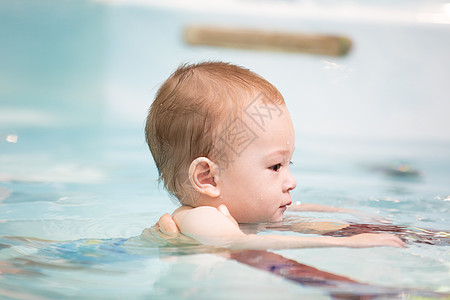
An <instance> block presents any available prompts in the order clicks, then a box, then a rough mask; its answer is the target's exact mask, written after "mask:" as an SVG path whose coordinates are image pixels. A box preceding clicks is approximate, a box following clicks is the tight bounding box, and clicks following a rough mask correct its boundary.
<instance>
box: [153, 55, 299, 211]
mask: <svg viewBox="0 0 450 300" xmlns="http://www.w3.org/2000/svg"><path fill="white" fill-rule="evenodd" d="M258 105H259V106H258ZM260 105H263V106H264V105H265V107H266V109H267V108H268V107H269V110H266V111H264V112H262V111H261V112H260V114H259V115H258V114H257V113H254V112H253V110H254V109H256V111H257V112H258V107H260V108H261V106H260ZM283 107H285V105H284V99H283V97H282V95H281V94H280V92H279V91H278V90H277V89H276V88H275V87H274V86H273V85H272V84H270V83H269V82H268V81H266V80H265V79H264V78H262V77H261V76H259V75H257V74H255V73H253V72H251V71H250V70H248V69H245V68H241V67H238V66H235V65H232V64H228V63H223V62H204V63H199V64H193V65H183V66H181V67H179V68H178V69H177V70H176V71H175V72H174V73H173V74H172V75H171V76H170V77H169V78H168V79H167V80H166V81H165V82H164V84H163V85H162V86H161V88H160V89H159V91H158V93H157V95H156V98H155V101H154V102H153V104H152V106H151V108H150V112H149V115H148V117H147V123H146V128H145V131H146V139H147V143H148V145H149V148H150V151H151V153H152V155H153V158H154V160H155V163H156V166H157V168H158V171H159V175H160V180H163V182H164V186H165V188H166V189H167V190H168V191H169V193H171V194H172V195H174V196H175V197H176V198H178V200H179V201H180V202H181V203H182V204H185V205H191V206H197V205H202V203H195V199H196V198H195V197H193V195H194V194H195V193H196V191H195V190H197V191H199V189H198V188H195V182H193V179H192V171H193V168H194V169H195V167H196V166H201V164H203V163H204V160H201V159H200V160H199V159H198V158H206V160H207V161H208V162H207V164H209V166H207V167H206V168H203V169H204V172H203V173H204V175H205V176H207V175H208V174H210V173H211V172H216V173H217V174H219V173H220V170H224V169H226V168H227V167H228V166H229V165H230V164H232V163H233V162H234V161H235V160H236V159H238V158H239V157H241V156H242V154H243V152H245V151H246V149H247V147H248V146H249V145H250V144H252V143H253V144H254V141H255V140H258V138H259V137H260V136H261V134H264V132H266V131H267V130H266V129H267V128H265V127H264V126H268V125H267V124H265V121H266V123H267V121H269V120H265V119H264V117H263V114H264V113H266V114H267V113H268V114H273V115H277V114H278V115H282V114H283V113H284V112H285V113H286V114H285V117H286V116H287V118H288V119H289V122H290V118H289V116H288V115H289V114H288V113H287V110H286V109H285V108H283ZM282 108H283V109H282ZM252 120H253V121H254V122H252ZM249 123H253V124H249ZM290 124H291V123H290ZM292 133H293V130H292ZM291 142H292V143H293V141H291ZM287 143H288V144H289V142H287ZM291 146H292V147H293V145H291ZM289 159H290V158H289ZM211 162H214V163H211ZM193 165H194V167H193ZM212 165H214V168H215V169H214V170H212V169H211V168H212ZM200 169H201V168H200ZM197 171H198V170H197ZM200 173H201V172H200ZM189 174H190V175H189ZM189 177H191V178H189ZM194 181H195V180H194ZM213 184H215V183H213ZM193 185H194V187H193ZM212 196H213V197H214V193H213V194H212ZM230 211H231V210H230Z"/></svg>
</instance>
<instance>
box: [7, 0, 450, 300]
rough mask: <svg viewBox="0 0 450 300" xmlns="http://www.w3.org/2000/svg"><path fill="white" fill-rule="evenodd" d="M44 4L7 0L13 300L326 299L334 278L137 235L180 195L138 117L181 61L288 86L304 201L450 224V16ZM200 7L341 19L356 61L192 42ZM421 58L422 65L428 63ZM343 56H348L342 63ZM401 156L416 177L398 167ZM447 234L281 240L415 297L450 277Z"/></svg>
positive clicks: (243, 20) (327, 265)
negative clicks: (163, 179) (328, 281)
mask: <svg viewBox="0 0 450 300" xmlns="http://www.w3.org/2000/svg"><path fill="white" fill-rule="evenodd" d="M33 3H34V4H33V5H31V4H30V3H26V2H21V1H15V2H14V3H9V2H2V3H0V6H1V9H0V43H1V45H2V47H0V54H1V55H0V296H1V297H2V298H7V299H8V298H11V299H30V298H31V299H59V298H61V297H65V298H74V299H75V298H76V299H79V298H125V297H126V298H162V299H180V298H187V299H212V298H214V299H222V298H223V299H234V298H237V299H242V298H245V299H248V298H260V299H272V298H277V299H294V298H295V299H297V298H299V297H303V296H314V297H316V298H319V299H320V298H323V299H328V298H330V297H331V296H330V295H331V294H332V293H333V292H334V293H335V292H336V291H335V290H330V288H328V287H326V286H323V285H322V286H320V285H319V286H311V285H308V284H298V283H295V282H293V281H290V280H287V279H285V278H283V277H281V276H276V275H274V274H273V273H270V272H267V271H262V270H258V269H255V268H252V267H250V266H248V265H247V264H245V263H240V262H238V261H236V260H231V259H226V258H224V257H223V256H222V255H218V254H220V253H221V251H219V250H218V249H211V248H204V247H199V246H185V247H175V246H173V245H168V244H167V243H165V242H163V241H161V240H148V239H142V238H140V234H141V232H142V230H143V229H144V228H147V227H149V226H151V225H153V224H154V223H155V222H156V221H157V220H158V218H159V216H161V215H162V214H163V213H165V212H171V211H173V210H174V209H175V208H176V207H177V206H176V204H175V203H174V202H173V200H171V199H170V198H169V197H168V196H167V194H166V193H165V192H164V191H163V190H162V188H160V187H159V186H158V184H157V182H156V177H157V172H156V169H155V167H154V165H153V161H152V159H151V156H150V153H149V151H148V149H147V146H146V145H145V142H144V136H143V123H144V121H143V120H144V117H145V113H146V110H147V108H148V106H149V104H150V102H151V99H152V97H153V94H154V92H155V91H156V87H157V86H158V85H159V84H160V83H161V81H162V80H163V79H164V78H165V77H166V76H167V75H168V74H169V73H170V72H171V71H172V70H173V68H174V67H175V66H176V65H178V64H179V63H181V62H185V61H192V60H194V61H196V60H200V59H223V60H229V61H233V62H236V63H240V64H242V65H245V66H249V67H251V68H252V69H254V70H256V71H258V72H260V73H262V74H263V75H264V76H265V77H267V78H268V79H270V80H271V81H274V82H275V83H276V85H277V86H278V87H279V88H280V89H281V91H282V92H283V94H284V95H285V97H286V102H287V104H288V107H289V109H290V111H291V115H292V118H293V121H294V124H295V128H296V131H297V138H296V152H295V154H294V158H293V162H294V165H293V166H292V168H293V173H294V175H295V177H296V179H297V181H298V187H297V189H296V190H294V191H293V193H292V196H293V200H294V202H295V201H301V202H305V203H308V202H309V203H319V204H326V205H332V206H340V207H347V208H352V209H358V210H361V211H363V212H366V213H371V214H376V215H378V216H381V217H383V218H387V219H389V220H390V221H391V222H392V224H394V225H404V226H408V227H418V228H426V229H431V230H436V231H447V232H448V231H450V222H449V210H450V151H449V149H450V142H449V140H450V137H449V136H448V123H447V119H448V118H446V116H447V111H448V110H447V108H448V101H447V95H448V94H449V91H448V88H449V87H448V85H447V83H446V81H447V79H448V78H449V76H450V74H448V72H449V71H448V70H450V66H449V65H448V59H447V53H448V51H450V49H449V46H450V43H449V42H448V37H449V36H450V35H448V32H449V27H448V25H446V23H445V22H444V23H439V24H434V23H432V22H430V23H423V24H422V23H414V22H413V21H412V20H413V19H414V18H410V19H408V20H407V21H402V22H394V21H393V20H392V19H389V20H387V21H386V22H387V23H383V22H384V21H385V19H383V18H381V17H379V16H372V15H369V16H370V17H371V18H372V17H373V18H372V19H370V20H366V21H364V22H361V21H358V19H357V18H356V19H352V20H348V21H345V22H344V21H342V20H341V21H340V20H338V19H339V18H338V17H336V16H335V18H334V19H333V18H331V19H332V21H324V16H321V15H319V16H318V19H317V20H314V19H311V18H305V16H302V15H299V16H297V17H292V16H291V17H289V18H284V17H283V16H280V17H278V18H277V17H276V16H272V17H271V18H270V20H271V23H270V24H269V23H268V20H269V19H265V18H262V17H257V16H255V15H254V14H251V15H250V16H245V15H239V16H236V17H235V18H232V19H230V18H229V16H228V15H227V14H225V13H224V14H210V13H202V12H199V11H196V12H195V11H194V12H192V11H190V13H185V12H183V11H178V10H171V9H164V8H161V7H156V6H155V7H152V6H139V5H128V6H127V5H123V6H121V5H118V6H110V5H106V4H102V3H100V2H92V1H78V2H76V1H61V2H58V3H59V4H55V3H51V2H49V1H35V2H33ZM347 3H350V2H347ZM285 4H287V3H285ZM293 4H295V2H293ZM432 4H433V5H437V6H439V5H441V4H442V3H440V2H433V3H432ZM321 5H326V3H322V4H321ZM398 5H399V4H398ZM398 5H397V6H398ZM420 5H425V4H424V3H422V2H419V1H418V2H415V5H414V6H413V8H414V9H415V8H417V7H418V6H420ZM433 5H431V6H430V7H434V6H433ZM397 6H396V8H395V9H398V7H397ZM306 8H308V7H306ZM347 8H348V6H347ZM308 9H309V8H308ZM412 10H413V9H409V10H408V9H407V7H403V9H402V10H401V11H402V12H405V11H406V12H408V13H410V12H411V11H412ZM362 11H363V12H367V11H365V10H364V9H362ZM228 14H229V13H228ZM382 15H383V14H382ZM384 15H386V14H384ZM389 16H390V15H389ZM194 21H196V22H200V21H202V22H205V23H209V22H212V21H218V22H219V21H220V22H222V23H233V22H235V23H237V24H241V25H242V24H246V25H252V26H257V25H264V26H273V27H274V28H275V27H276V28H279V29H280V28H281V29H283V28H291V29H292V28H298V29H299V30H300V29H301V30H312V31H324V30H330V29H326V28H327V26H328V28H330V27H329V26H331V28H333V30H332V31H333V32H337V33H346V34H347V35H348V36H350V37H351V38H353V39H354V41H355V48H354V49H353V52H351V54H350V55H349V56H348V57H343V58H324V57H314V56H304V55H293V54H290V55H286V54H279V53H278V54H267V53H253V52H246V51H239V50H223V49H222V50H220V49H209V48H199V49H192V48H189V47H187V46H186V45H184V44H183V43H182V42H181V39H180V36H181V35H180V33H181V28H182V26H183V25H184V24H186V23H190V22H194ZM444 21H445V20H444ZM355 22H356V23H358V22H359V23H358V26H355ZM367 33H370V34H367ZM399 37H402V38H401V39H399ZM393 41H396V42H395V43H394V42H393ZM417 41H420V42H417ZM417 44H419V45H422V46H421V47H417V46H416V45H417ZM376 45H385V47H380V48H377V47H376ZM411 45H414V47H412V46H411ZM405 53H410V55H411V56H410V57H409V56H405ZM425 58H428V59H430V60H429V61H427V63H426V64H419V63H417V62H418V61H419V62H422V61H425ZM431 58H432V59H431ZM333 63H336V64H337V68H334V69H333V68H332V69H329V68H331V67H332V66H336V65H333ZM325 67H327V68H328V69H327V68H325ZM346 78H347V79H346ZM399 162H404V163H405V164H407V165H408V166H409V167H410V168H412V169H414V170H417V171H418V172H419V174H420V175H419V176H413V175H411V176H407V175H405V174H404V173H398V172H396V170H398V167H399ZM287 217H288V218H287V221H286V224H285V225H286V226H288V225H290V223H292V222H294V221H295V220H298V219H301V220H304V219H308V220H309V219H319V218H320V219H327V220H330V219H331V220H338V221H353V222H372V221H373V220H371V219H363V220H358V219H355V218H354V217H352V216H350V215H345V214H338V215H333V214H319V213H307V214H306V213H303V214H300V213H289V214H288V213H287ZM266 233H278V234H298V235H301V234H300V233H294V232H284V231H281V232H280V231H274V230H265V231H263V232H261V234H266ZM448 249H449V247H448V246H445V245H429V244H423V243H417V242H413V241H410V242H409V243H408V247H407V248H404V249H394V248H374V249H338V248H331V249H299V250H279V251H273V253H276V254H280V255H282V256H283V257H284V258H286V259H287V258H289V259H293V260H295V261H297V262H299V263H302V264H305V265H308V266H312V267H315V268H317V269H319V270H322V271H327V272H331V273H334V274H338V275H341V276H346V277H349V278H351V279H353V280H357V281H358V282H361V283H365V284H369V285H371V286H372V287H371V288H373V289H375V290H376V292H375V293H382V290H380V287H387V288H392V289H395V290H396V291H403V292H405V293H406V294H411V295H414V294H417V293H418V292H416V291H421V292H432V291H434V292H447V293H448V292H450V285H449V282H450V271H449V270H450V253H449V250H448ZM218 252H219V253H218ZM350 289H351V290H352V293H354V294H361V293H363V291H364V290H367V289H369V288H368V287H367V286H365V287H364V288H362V289H361V287H356V286H351V287H350ZM377 289H378V290H377ZM412 289H413V290H414V291H413V290H412ZM348 290H349V288H348V287H341V291H343V292H344V291H345V292H348Z"/></svg>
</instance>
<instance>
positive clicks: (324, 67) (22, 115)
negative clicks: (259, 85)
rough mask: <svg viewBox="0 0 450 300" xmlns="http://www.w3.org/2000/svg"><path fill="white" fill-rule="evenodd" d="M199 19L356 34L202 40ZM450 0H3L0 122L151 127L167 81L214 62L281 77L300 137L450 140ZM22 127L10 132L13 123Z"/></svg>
mask: <svg viewBox="0 0 450 300" xmlns="http://www.w3.org/2000/svg"><path fill="white" fill-rule="evenodd" d="M187 25H205V26H226V27H232V28H253V29H260V30H271V31H280V32H292V33H305V34H312V35H314V34H330V35H336V36H344V37H347V38H348V39H350V40H351V41H352V47H351V49H350V50H349V52H348V53H347V54H346V55H343V56H337V57H333V56H325V55H314V54H305V53H282V52H270V51H250V50H242V49H232V48H218V47H202V46H190V45H188V44H186V43H185V41H184V39H183V31H184V28H185V26H187ZM449 33H450V2H448V1H417V0H416V1H396V2H395V3H391V2H390V1H365V2H364V3H360V2H359V1H338V2H336V1H323V0H322V1H245V0H244V1H152V0H141V1H137V0H136V1H125V0H123V1H120V0H116V1H114V0H113V1H106V0H105V1H87V0H81V1H68V0H63V1H49V0H37V1H23V0H19V1H5V0H4V1H1V2H0V45H1V47H0V101H1V102H0V128H2V140H3V141H4V140H5V134H10V133H11V132H12V131H14V130H19V129H20V128H22V127H34V128H38V127H39V128H53V127H59V128H61V127H65V128H73V127H80V126H81V127H88V128H91V129H95V127H98V126H102V125H104V124H107V125H108V126H118V127H127V128H134V129H142V126H143V120H144V118H145V114H146V110H147V109H148V106H149V104H150V103H151V101H152V99H153V96H154V94H155V92H156V90H157V88H158V86H159V84H160V83H161V82H162V81H163V80H164V79H165V78H166V77H167V76H168V75H169V74H170V73H171V72H172V71H173V70H174V69H175V68H176V67H177V66H178V65H179V64H180V63H184V62H197V61H202V60H208V59H215V60H224V61H230V62H233V63H236V64H240V65H243V66H246V67H248V68H251V69H252V70H254V71H256V72H258V73H260V74H262V75H263V76H264V77H266V78H267V79H268V80H269V81H271V82H273V83H274V84H275V85H276V86H277V87H278V88H279V89H280V90H281V92H282V93H283V95H284V96H285V98H286V101H287V103H288V106H289V108H290V110H291V112H292V118H293V119H294V121H295V125H296V126H295V127H296V130H297V133H298V134H300V135H308V136H326V137H336V138H341V137H342V138H352V137H356V138H362V139H375V138H376V139H391V140H396V141H398V140H424V141H443V140H445V141H448V140H450V130H449V129H450V118H448V112H449V111H450V100H449V95H450V85H449V80H450V59H449V53H450V34H449ZM7 129H8V130H12V131H8V130H7Z"/></svg>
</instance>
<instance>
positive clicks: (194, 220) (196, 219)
mask: <svg viewBox="0 0 450 300" xmlns="http://www.w3.org/2000/svg"><path fill="white" fill-rule="evenodd" d="M219 209H220V210H221V211H219V210H218V209H216V208H214V207H208V206H202V207H197V208H190V207H181V208H179V209H178V210H176V211H175V212H174V214H173V219H174V220H175V223H176V224H177V226H178V228H179V229H180V231H181V233H183V234H185V235H187V236H189V237H191V238H193V239H195V240H197V241H198V242H200V243H202V244H204V245H211V246H219V247H226V248H233V249H254V250H266V249H287V248H314V247H351V248H362V247H376V246H392V247H402V246H403V242H402V241H401V240H400V239H399V238H397V237H396V236H394V235H391V234H360V235H355V236H351V237H328V236H326V237H325V236H323V237H298V236H284V235H254V234H249V235H247V234H245V233H243V232H242V231H241V230H240V229H239V227H238V226H237V224H236V223H235V222H233V221H232V217H231V216H229V213H228V210H227V209H226V207H225V206H221V207H219Z"/></svg>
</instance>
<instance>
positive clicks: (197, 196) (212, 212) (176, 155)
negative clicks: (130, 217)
mask: <svg viewBox="0 0 450 300" xmlns="http://www.w3.org/2000/svg"><path fill="white" fill-rule="evenodd" d="M145 131H146V139H147V143H148V145H149V148H150V151H151V153H152V155H153V158H154V160H155V163H156V166H157V168H158V171H159V175H160V180H162V181H163V182H164V186H165V188H166V189H167V190H168V191H169V193H170V194H172V195H173V196H175V197H176V198H177V199H178V200H179V202H180V203H181V204H182V206H181V207H180V208H178V209H177V210H175V211H174V212H173V214H172V217H170V215H167V214H166V215H164V216H163V217H162V218H161V219H160V221H159V226H160V227H161V231H163V232H166V233H171V232H175V233H176V232H178V230H179V232H181V233H182V234H183V235H185V236H188V237H191V238H193V239H194V240H196V241H197V242H199V243H201V244H205V245H213V246H219V247H229V248H245V249H281V248H303V247H335V246H344V247H373V246H394V247H401V246H403V242H402V241H401V240H400V239H399V238H397V237H396V236H394V235H391V234H359V235H354V236H350V237H330V236H321V237H305V236H301V237H300V236H286V235H254V234H245V233H244V232H243V231H241V230H240V228H239V225H238V223H260V222H279V221H281V220H282V218H283V213H284V212H285V211H286V209H287V207H288V206H290V205H291V204H292V199H291V196H290V191H291V190H293V189H294V188H295V187H296V185H297V183H296V181H295V178H294V177H293V176H292V174H291V172H290V169H289V165H290V160H291V158H292V155H293V153H294V145H295V135H294V127H293V124H292V121H291V118H290V116H289V112H288V110H287V108H286V105H285V102H284V99H283V97H282V95H281V94H280V92H279V91H278V90H277V89H276V88H275V87H274V86H273V85H272V84H270V83H269V82H267V81H266V80H265V79H264V78H262V77H261V76H259V75H257V74H255V73H253V72H251V71H250V70H248V69H245V68H241V67H238V66H235V65H232V64H228V63H223V62H204V63H199V64H193V65H183V66H181V67H179V68H178V69H177V70H176V71H175V72H174V73H173V74H172V75H171V76H170V77H169V79H167V81H166V82H164V84H163V85H162V86H161V88H160V89H159V91H158V93H157V96H156V99H155V101H154V102H153V104H152V106H151V108H150V112H149V115H148V117H147V123H146V128H145ZM172 218H173V219H172Z"/></svg>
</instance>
